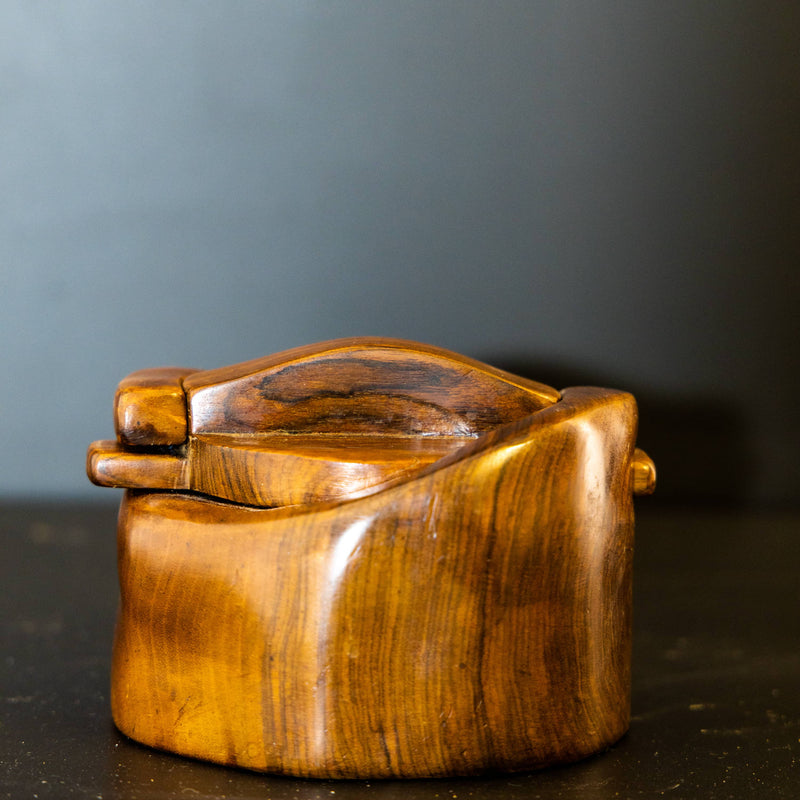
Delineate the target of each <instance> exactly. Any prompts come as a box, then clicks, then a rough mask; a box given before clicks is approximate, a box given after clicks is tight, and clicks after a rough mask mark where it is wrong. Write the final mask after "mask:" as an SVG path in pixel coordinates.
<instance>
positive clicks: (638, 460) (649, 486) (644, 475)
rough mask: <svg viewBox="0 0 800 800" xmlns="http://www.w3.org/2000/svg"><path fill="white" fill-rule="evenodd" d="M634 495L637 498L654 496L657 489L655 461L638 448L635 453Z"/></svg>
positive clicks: (633, 466) (632, 467)
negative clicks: (648, 495) (647, 495)
mask: <svg viewBox="0 0 800 800" xmlns="http://www.w3.org/2000/svg"><path fill="white" fill-rule="evenodd" d="M631 471H632V472H633V493H634V494H635V495H637V496H640V495H645V494H653V492H654V491H655V489H656V465H655V464H654V463H653V459H652V458H650V456H648V455H647V453H645V452H644V450H640V449H639V448H638V447H637V448H636V449H635V450H634V452H633V463H632V464H631Z"/></svg>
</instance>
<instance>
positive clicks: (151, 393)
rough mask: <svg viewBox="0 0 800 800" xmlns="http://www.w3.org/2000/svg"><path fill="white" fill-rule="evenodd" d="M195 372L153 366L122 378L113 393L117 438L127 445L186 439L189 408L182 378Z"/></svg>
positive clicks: (135, 445) (157, 443)
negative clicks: (114, 393)
mask: <svg viewBox="0 0 800 800" xmlns="http://www.w3.org/2000/svg"><path fill="white" fill-rule="evenodd" d="M195 372H197V370H195V369H190V368H188V367H155V368H152V369H142V370H138V371H136V372H132V373H131V374H130V375H128V376H127V377H125V378H123V379H122V380H121V381H120V383H119V386H118V387H117V392H116V395H115V396H114V429H115V430H116V434H117V441H119V442H120V444H122V445H125V446H128V447H151V446H165V445H178V444H182V443H183V442H185V441H186V436H187V433H188V410H187V403H186V394H185V393H184V391H183V380H184V378H186V377H187V376H189V375H191V374H193V373H195Z"/></svg>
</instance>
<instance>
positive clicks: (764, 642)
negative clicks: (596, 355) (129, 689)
mask: <svg viewBox="0 0 800 800" xmlns="http://www.w3.org/2000/svg"><path fill="white" fill-rule="evenodd" d="M637 508H638V512H639V513H638V517H637V543H636V559H635V575H634V577H635V587H636V588H635V599H634V619H635V624H634V655H633V690H632V691H633V698H632V700H633V719H632V722H631V728H630V731H629V733H628V734H627V735H626V736H625V737H624V738H623V739H622V740H621V741H620V742H619V743H617V744H616V745H615V746H614V747H613V748H612V749H611V750H609V751H608V752H606V753H604V754H602V755H599V756H595V757H593V758H591V759H588V760H586V761H583V762H580V763H577V764H573V765H571V766H567V767H560V768H557V769H549V770H544V771H541V772H538V773H530V774H518V775H498V776H489V777H483V778H471V779H462V778H459V779H441V780H425V781H352V782H337V781H311V780H298V779H292V778H281V777H273V776H267V775H259V774H254V773H248V772H244V771H240V770H235V769H227V768H224V767H218V766H214V765H210V764H204V763H200V762H196V761H191V760H188V759H184V758H180V757H178V756H173V755H170V754H167V753H159V752H156V751H153V750H150V749H148V748H146V747H142V746H140V745H137V744H135V743H134V742H131V741H130V740H128V739H126V738H125V737H124V736H123V735H121V734H120V733H118V732H117V731H116V729H115V728H114V726H113V724H112V722H111V717H110V712H109V707H108V680H109V666H110V653H111V640H112V636H113V628H114V617H115V613H116V604H117V582H116V581H117V578H116V563H115V558H116V556H115V529H116V506H115V505H103V504H99V505H98V504H83V505H76V504H59V503H53V502H51V503H46V504H44V503H43V504H37V503H31V502H27V503H10V502H5V503H3V504H0V554H1V555H0V798H10V799H11V798H13V800H17V798H47V797H52V798H61V797H65V798H66V797H82V798H131V800H134V798H137V799H138V798H141V800H146V799H147V798H273V800H282V799H284V798H286V799H287V800H288V799H289V798H291V799H292V800H312V799H317V798H319V799H320V800H322V799H323V798H325V799H326V800H346V799H347V798H384V799H386V798H402V799H403V800H414V798H426V799H427V798H430V799H431V800H433V799H434V798H441V799H442V800H456V799H457V798H460V799H461V800H466V799H467V798H475V800H477V799H478V798H509V799H510V800H513V799H514V798H542V799H543V800H544V799H545V798H639V797H643V798H650V797H662V796H663V797H671V798H700V797H702V798H762V797H763V798H783V797H786V798H797V797H799V796H800V513H789V512H769V513H767V512H760V513H757V512H744V511H719V510H676V509H668V508H661V507H657V506H653V505H651V506H650V507H648V506H647V501H646V500H645V501H642V502H639V503H638V505H637Z"/></svg>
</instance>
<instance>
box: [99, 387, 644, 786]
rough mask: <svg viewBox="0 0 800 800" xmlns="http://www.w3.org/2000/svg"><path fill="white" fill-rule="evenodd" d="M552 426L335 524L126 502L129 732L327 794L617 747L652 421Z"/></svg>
mask: <svg viewBox="0 0 800 800" xmlns="http://www.w3.org/2000/svg"><path fill="white" fill-rule="evenodd" d="M541 416H548V417H549V420H548V421H546V422H541V421H540V420H539V419H538V417H539V415H533V416H532V417H530V418H528V419H527V420H526V423H525V424H518V425H516V426H513V429H511V430H509V431H507V432H506V433H507V434H508V435H506V436H498V437H496V440H495V441H494V442H493V444H492V445H491V446H487V442H481V443H480V445H483V447H481V446H480V445H479V444H478V443H477V442H476V443H475V444H474V449H473V450H472V451H471V452H469V454H468V455H466V456H464V453H463V451H462V452H461V453H460V454H459V456H460V457H459V458H454V459H453V460H452V461H451V462H450V463H449V464H448V466H446V467H442V465H441V463H439V465H438V467H437V468H436V469H430V470H429V471H427V472H426V473H425V474H423V475H419V474H418V475H416V476H415V477H414V478H412V479H409V480H405V481H403V482H401V483H400V484H397V485H395V486H393V487H391V488H390V489H388V490H387V491H385V492H381V493H376V494H373V495H372V496H369V497H367V498H363V499H360V500H354V501H352V502H347V503H338V504H335V505H333V504H332V505H329V506H327V507H322V508H320V507H297V508H295V509H275V510H271V509H252V508H250V509H248V508H245V507H242V506H239V505H233V504H223V503H219V502H215V501H213V500H209V499H207V498H198V497H196V496H193V495H188V494H178V493H158V492H141V493H138V492H136V493H127V494H126V499H125V504H124V511H123V513H121V515H120V537H119V541H120V578H121V587H122V598H123V604H122V611H121V614H120V617H119V622H118V630H117V636H116V639H115V655H114V667H113V673H112V708H113V713H114V719H115V721H116V724H117V725H118V726H119V727H120V729H121V730H122V731H123V732H125V733H126V734H127V735H129V736H131V737H132V738H134V739H136V740H138V741H141V742H143V743H145V744H149V745H152V746H156V747H159V748H161V749H167V750H173V751H176V752H179V753H183V754H184V755H189V756H192V757H196V758H205V759H209V760H212V761H218V762H221V763H228V764H236V765H239V766H244V767H247V768H249V769H255V770H266V771H270V772H281V773H286V774H294V775H303V776H313V777H317V778H330V777H335V778H343V777H347V778H370V777H429V776H436V775H447V774H450V775H453V774H473V773H475V772H480V771H486V770H500V771H514V770H520V769H523V770H527V769H533V768H536V767H540V766H544V765H551V764H555V763H561V762H565V761H572V760H576V759H577V758H580V757H583V756H586V755H589V754H590V753H594V752H597V751H599V750H601V749H603V748H605V747H607V746H609V745H610V744H611V743H613V742H614V741H616V739H618V738H619V737H620V736H621V735H622V733H623V732H624V730H625V729H626V727H627V724H628V719H629V699H630V698H629V692H630V671H629V669H630V667H629V659H630V603H631V596H630V586H631V583H630V578H631V569H632V544H633V543H632V536H633V516H632V505H633V501H632V497H631V480H632V478H631V475H632V471H631V469H630V463H631V459H632V456H633V437H634V436H635V427H636V425H635V423H636V420H635V416H636V412H635V403H634V401H633V399H632V398H631V397H630V395H627V394H625V393H617V392H608V391H604V390H601V389H585V388H584V389H580V388H579V389H575V390H567V391H565V397H564V403H563V405H562V404H558V406H554V407H551V408H550V409H547V410H546V411H545V412H544V413H543V414H542V415H541ZM488 438H489V437H487V439H488ZM143 642H146V643H147V645H146V646H142V643H143ZM211 664H213V670H212V669H211V668H210V666H209V665H211ZM443 721H444V722H446V724H444V723H443ZM387 732H391V735H387Z"/></svg>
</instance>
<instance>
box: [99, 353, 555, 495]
mask: <svg viewBox="0 0 800 800" xmlns="http://www.w3.org/2000/svg"><path fill="white" fill-rule="evenodd" d="M559 396H560V395H559V393H558V392H557V391H556V390H555V389H552V388H551V387H549V386H545V385H544V384H541V383H536V382H534V381H529V380H526V379H524V378H519V377H517V376H514V375H511V374H509V373H506V372H503V371H501V370H498V369H495V368H494V367H490V366H488V365H486V364H481V363H480V362H478V361H474V360H472V359H468V358H466V357H464V356H459V355H457V354H454V353H450V352H448V351H445V350H442V349H440V348H435V347H430V346H426V345H417V344H415V343H410V342H405V341H400V340H393V339H379V340H378V339H343V340H339V341H336V342H329V343H325V344H323V345H313V346H309V347H302V348H297V349H295V350H290V351H287V352H285V353H279V354H277V355H274V356H269V357H267V358H264V359H258V360H256V361H251V362H246V363H244V364H237V365H234V366H233V367H226V368H224V369H221V370H209V371H206V372H197V371H193V370H189V369H183V368H172V367H170V368H164V369H154V370H142V371H140V372H136V373H133V374H132V375H130V376H128V377H127V378H126V379H125V380H123V381H122V383H121V384H120V386H119V389H118V390H117V394H116V397H115V420H116V428H117V441H118V446H117V447H114V446H113V444H112V443H110V442H108V441H100V442H95V443H94V444H93V445H92V446H91V447H90V450H89V455H88V460H87V472H88V474H89V476H90V477H91V479H92V480H93V481H94V482H95V483H98V484H100V485H102V486H110V487H116V488H146V487H150V488H154V489H174V490H177V489H183V490H189V491H195V492H200V493H203V494H209V495H213V496H214V497H219V498H222V499H225V500H232V501H234V502H239V503H246V504H249V505H257V506H272V507H276V506H287V505H297V504H302V503H312V502H321V501H327V500H334V499H347V498H352V497H357V496H359V495H361V494H363V493H365V492H368V491H372V490H375V489H377V488H379V487H383V486H385V485H387V484H389V483H391V482H393V481H396V480H400V479H402V478H404V477H405V476H407V475H409V474H410V473H412V472H414V471H416V470H419V469H421V468H423V467H425V466H427V465H428V464H431V463H433V462H435V461H437V460H438V459H439V458H441V457H442V456H444V455H446V454H447V453H450V452H453V451H454V450H457V449H458V448H459V447H462V446H463V445H464V444H466V443H468V442H469V441H471V440H472V439H473V438H475V437H477V436H480V435H481V434H484V433H486V432H487V431H489V430H492V429H493V428H495V427H497V426H502V425H504V424H506V423H508V422H510V421H512V420H514V419H519V418H522V417H525V416H528V415H530V414H532V413H536V412H537V411H539V410H541V409H542V408H545V407H547V406H548V405H550V404H552V403H554V402H557V401H558V399H559ZM165 445H169V446H170V447H169V449H168V450H167V449H165V448H164V446H165ZM154 447H158V448H160V449H155V450H154Z"/></svg>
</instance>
